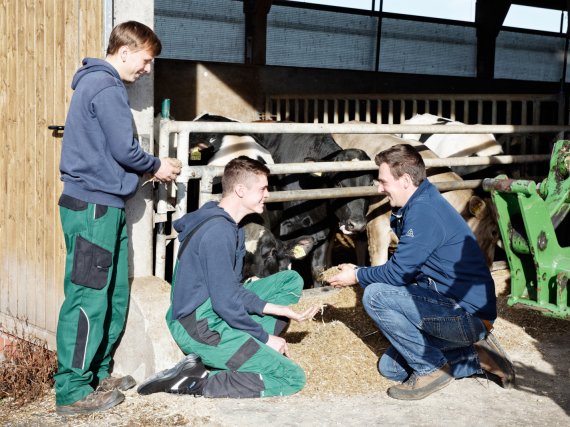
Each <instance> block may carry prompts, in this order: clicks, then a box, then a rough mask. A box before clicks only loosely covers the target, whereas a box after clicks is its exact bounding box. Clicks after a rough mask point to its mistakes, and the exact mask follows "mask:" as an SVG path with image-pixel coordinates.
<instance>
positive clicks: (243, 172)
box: [222, 156, 269, 197]
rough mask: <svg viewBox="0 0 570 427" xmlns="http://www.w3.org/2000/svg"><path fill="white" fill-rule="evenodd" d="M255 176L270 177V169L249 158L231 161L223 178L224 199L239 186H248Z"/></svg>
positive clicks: (238, 158) (242, 157)
mask: <svg viewBox="0 0 570 427" xmlns="http://www.w3.org/2000/svg"><path fill="white" fill-rule="evenodd" d="M253 175H265V176H269V169H268V168H267V166H265V165H264V164H263V163H261V162H259V161H257V160H253V159H250V158H249V157H247V156H239V157H237V158H235V159H233V160H231V161H230V162H229V163H228V164H227V165H226V167H225V168H224V176H222V197H223V196H226V195H227V194H229V193H231V191H232V190H233V189H234V187H235V186H236V185H237V184H244V185H247V181H248V180H249V179H250V178H251V177H252V176H253Z"/></svg>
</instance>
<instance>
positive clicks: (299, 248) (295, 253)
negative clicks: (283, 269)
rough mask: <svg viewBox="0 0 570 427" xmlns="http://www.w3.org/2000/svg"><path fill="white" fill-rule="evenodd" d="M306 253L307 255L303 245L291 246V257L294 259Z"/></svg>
mask: <svg viewBox="0 0 570 427" xmlns="http://www.w3.org/2000/svg"><path fill="white" fill-rule="evenodd" d="M306 255H307V252H305V249H304V248H303V246H301V245H297V246H295V247H294V248H293V257H294V258H295V259H300V258H303V257H305V256H306Z"/></svg>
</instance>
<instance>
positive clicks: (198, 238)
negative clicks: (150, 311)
mask: <svg viewBox="0 0 570 427" xmlns="http://www.w3.org/2000/svg"><path fill="white" fill-rule="evenodd" d="M213 215H219V216H220V217H219V218H215V219H212V220H210V221H208V222H206V223H205V224H204V225H202V226H201V227H200V228H199V229H197V231H196V232H195V233H194V234H193V235H192V236H191V239H190V241H189V242H188V243H187V244H186V245H185V246H186V247H185V248H184V250H183V251H182V254H181V256H180V258H179V260H178V264H177V265H178V267H177V269H176V277H175V279H174V283H173V286H174V289H173V291H172V318H173V319H175V320H176V319H180V318H182V317H184V316H187V315H189V314H191V313H192V312H193V311H194V310H196V309H197V308H198V307H199V306H200V305H201V304H203V303H204V302H205V301H206V300H207V299H208V298H210V300H211V302H212V308H213V309H214V311H215V312H216V313H217V314H218V316H220V317H221V318H222V319H223V320H225V321H226V323H227V324H228V325H230V326H231V327H232V328H235V329H239V330H241V331H244V332H247V333H249V334H250V335H251V336H253V337H255V338H257V339H258V340H260V341H261V342H263V343H266V342H267V339H268V338H269V337H268V335H267V332H265V331H264V330H263V328H262V327H261V326H260V325H259V323H257V322H255V321H254V320H252V319H251V317H250V316H249V314H259V315H262V314H263V309H264V308H265V305H266V301H263V300H262V299H260V298H259V297H258V296H257V295H256V294H254V293H253V292H251V291H249V290H247V289H245V288H244V287H243V285H242V284H241V283H240V281H241V271H242V267H243V258H244V256H245V243H244V240H245V238H244V231H243V229H242V228H241V227H239V226H238V224H236V222H235V221H234V220H233V219H232V217H231V216H230V215H229V214H228V213H227V212H226V211H225V210H224V209H222V208H220V207H219V206H218V203H217V202H208V203H206V204H205V205H204V206H202V207H201V208H200V209H198V210H197V211H194V212H191V213H189V214H186V215H184V216H183V217H182V218H180V219H179V220H177V221H174V228H175V229H176V231H178V233H179V234H178V239H179V240H180V242H181V243H182V244H184V241H185V239H186V238H187V237H188V235H189V234H190V233H192V232H193V231H194V229H196V227H197V225H198V224H200V223H201V222H202V221H203V220H204V219H205V218H208V217H211V216H213ZM181 247H182V246H181Z"/></svg>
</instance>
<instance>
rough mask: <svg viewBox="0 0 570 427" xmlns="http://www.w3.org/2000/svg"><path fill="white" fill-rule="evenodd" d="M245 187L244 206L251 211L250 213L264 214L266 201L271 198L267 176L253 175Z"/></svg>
mask: <svg viewBox="0 0 570 427" xmlns="http://www.w3.org/2000/svg"><path fill="white" fill-rule="evenodd" d="M243 187H244V189H243V198H242V203H243V206H244V207H245V208H246V209H247V210H249V212H250V213H253V212H255V213H258V214H261V213H263V207H264V206H265V199H267V197H268V196H269V191H268V189H267V176H265V175H263V174H261V175H253V176H252V177H251V178H250V179H248V180H247V184H244V185H243Z"/></svg>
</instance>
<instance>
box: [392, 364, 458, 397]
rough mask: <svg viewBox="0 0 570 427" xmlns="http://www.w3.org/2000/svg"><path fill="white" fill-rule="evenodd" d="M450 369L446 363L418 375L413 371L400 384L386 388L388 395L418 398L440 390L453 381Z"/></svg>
mask: <svg viewBox="0 0 570 427" xmlns="http://www.w3.org/2000/svg"><path fill="white" fill-rule="evenodd" d="M453 379H454V378H453V376H452V375H451V369H450V367H449V365H448V364H447V363H446V364H445V365H443V366H442V367H441V368H440V369H438V370H437V371H434V372H432V373H431V374H428V375H422V376H419V375H417V374H416V373H415V372H414V373H413V374H412V375H410V378H408V380H407V381H406V382H404V383H402V384H398V385H395V386H392V387H390V388H389V389H388V396H390V397H393V398H394V399H400V400H419V399H423V398H424V397H427V396H429V395H430V394H432V393H434V392H436V391H438V390H441V389H442V388H444V387H445V386H447V385H448V384H449V383H450V382H451V381H453Z"/></svg>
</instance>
